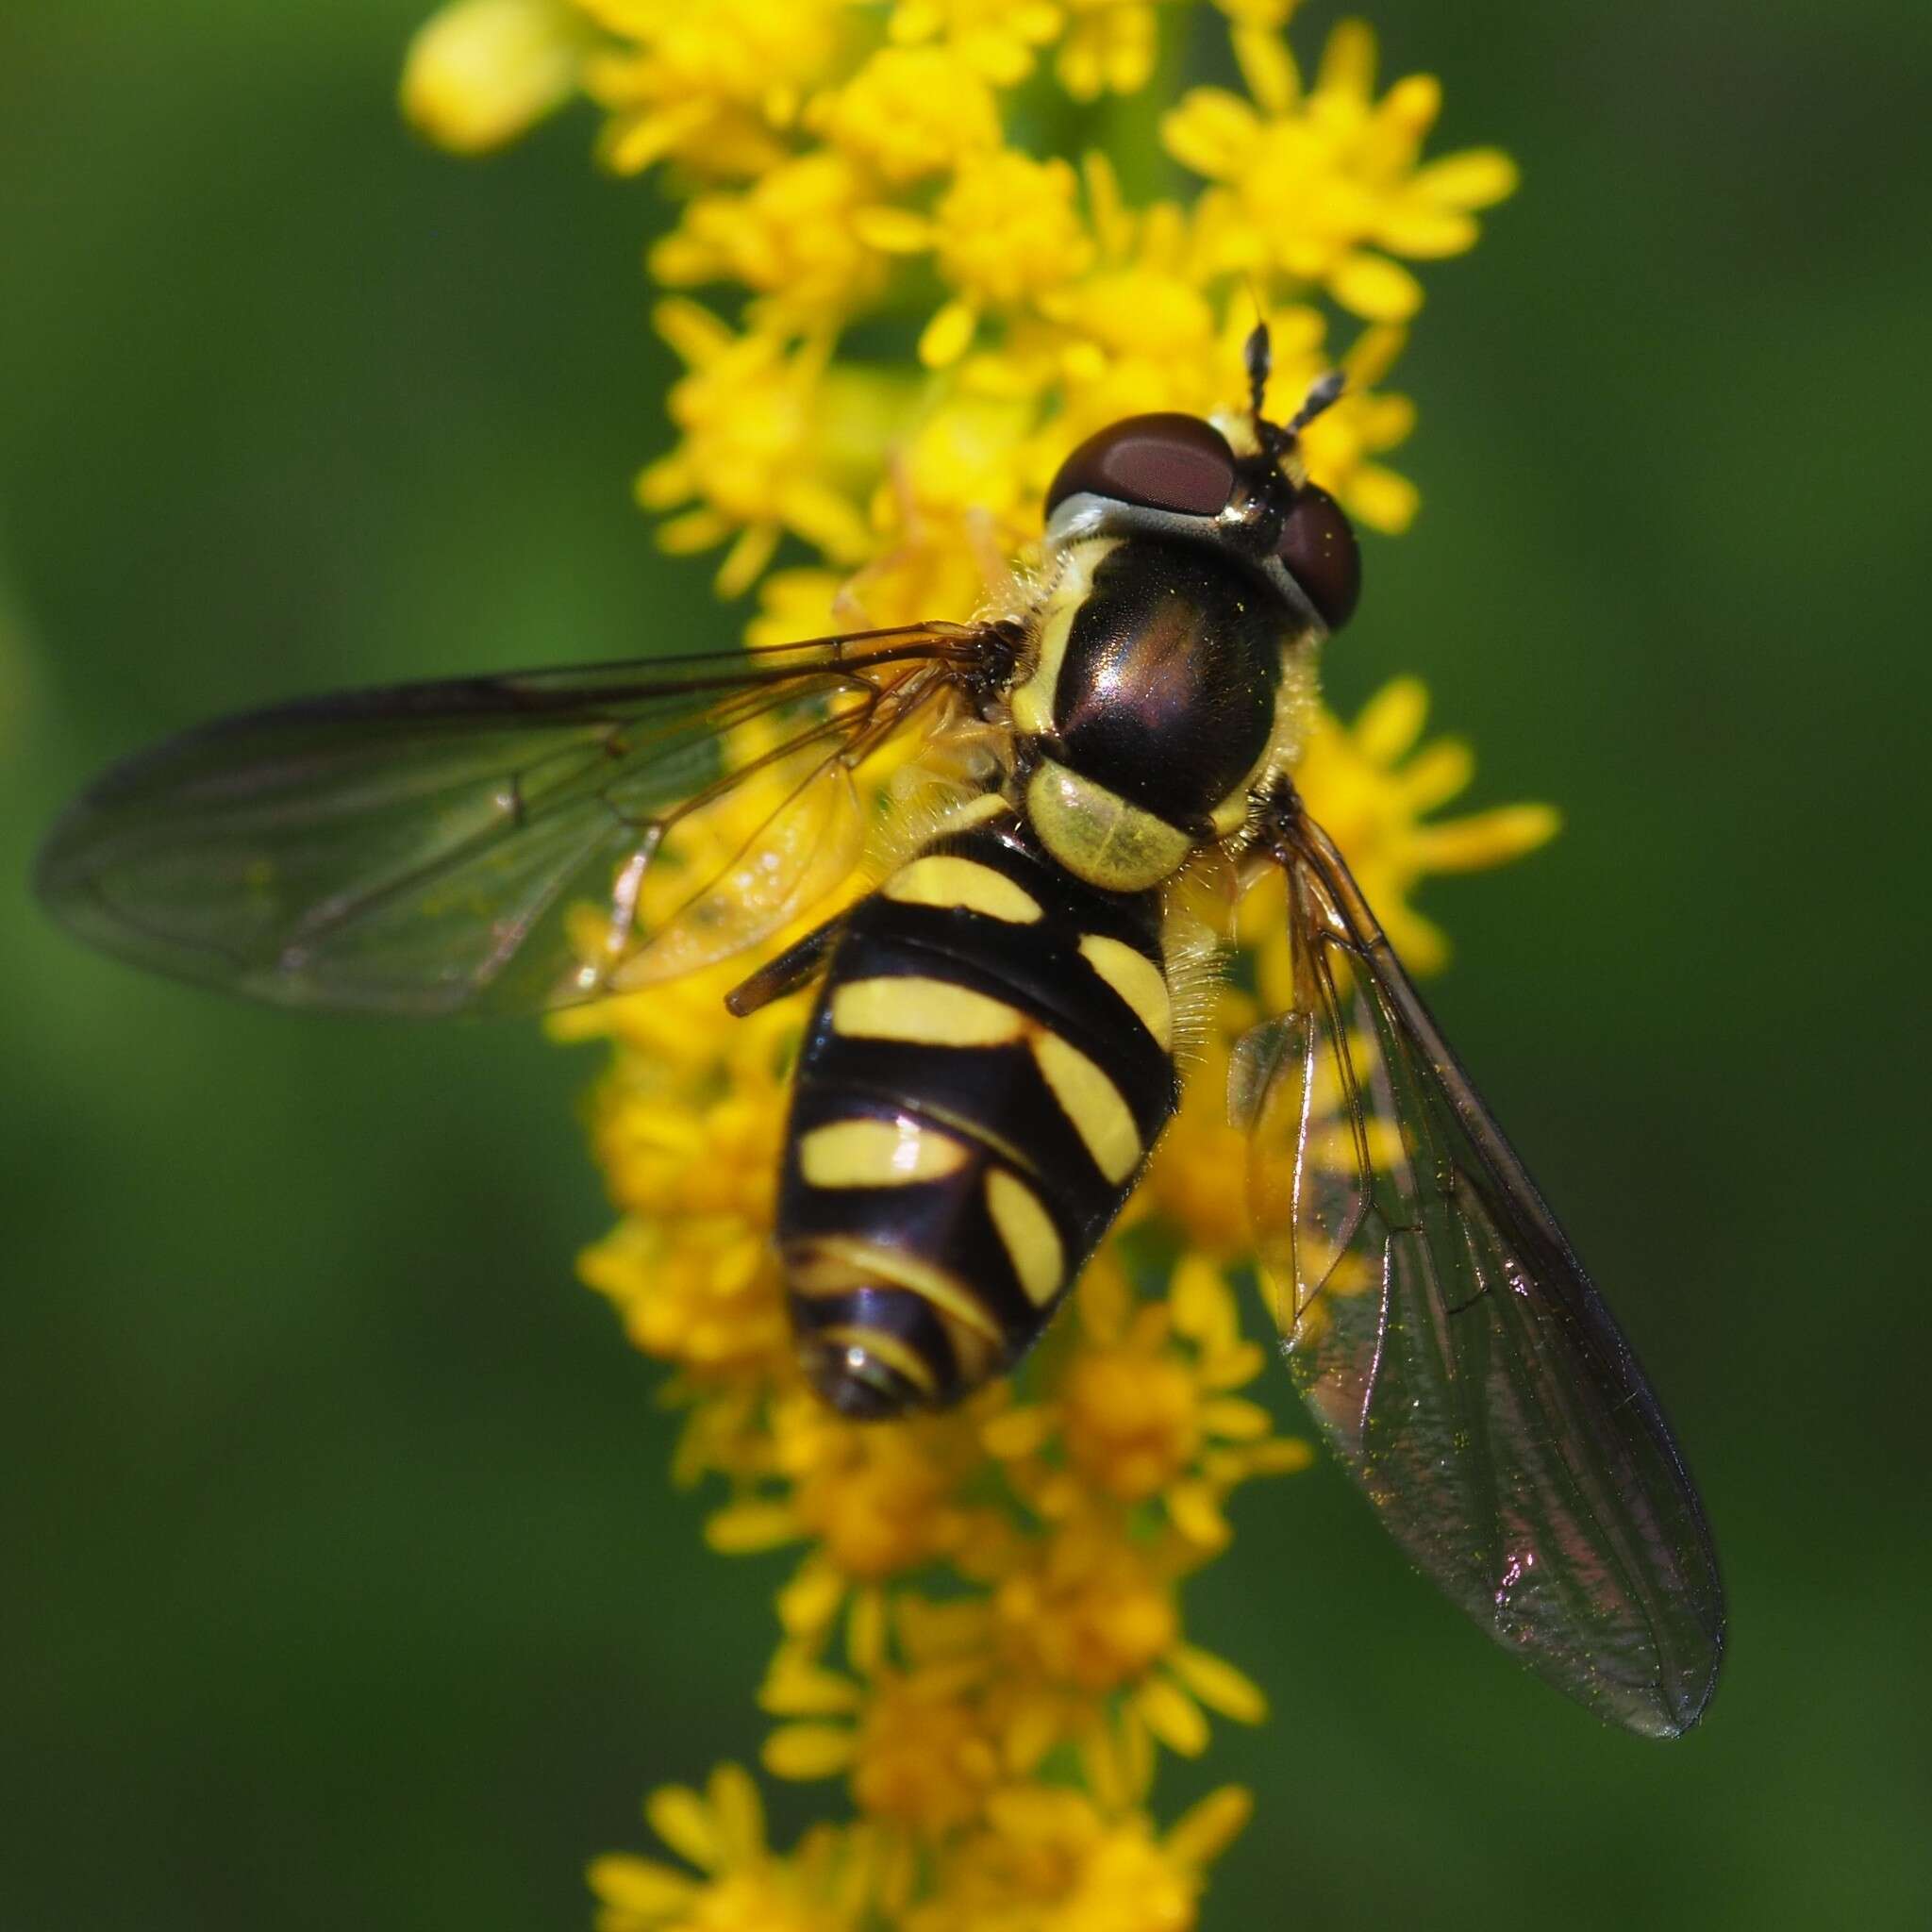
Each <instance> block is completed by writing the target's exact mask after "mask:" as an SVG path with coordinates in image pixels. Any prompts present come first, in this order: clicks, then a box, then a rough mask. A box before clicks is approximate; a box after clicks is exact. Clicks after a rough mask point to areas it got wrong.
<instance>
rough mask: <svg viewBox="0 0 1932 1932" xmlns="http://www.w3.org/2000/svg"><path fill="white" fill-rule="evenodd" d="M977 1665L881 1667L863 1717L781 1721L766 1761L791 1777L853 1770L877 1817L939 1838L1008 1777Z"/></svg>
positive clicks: (856, 1787)
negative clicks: (848, 1721)
mask: <svg viewBox="0 0 1932 1932" xmlns="http://www.w3.org/2000/svg"><path fill="white" fill-rule="evenodd" d="M977 1675H978V1672H977V1671H976V1670H975V1669H974V1667H973V1666H972V1665H971V1664H969V1665H968V1667H967V1668H966V1669H965V1670H963V1671H962V1670H961V1669H959V1668H958V1667H957V1666H940V1667H932V1666H927V1667H923V1668H918V1669H914V1670H911V1671H898V1670H894V1669H891V1667H889V1666H888V1667H881V1668H880V1669H879V1670H878V1671H876V1672H875V1673H874V1675H873V1678H872V1680H871V1682H870V1684H869V1685H868V1686H867V1688H866V1694H865V1697H864V1700H863V1708H862V1710H861V1711H860V1713H859V1715H858V1722H857V1723H856V1724H851V1725H843V1724H789V1725H785V1726H782V1727H781V1728H780V1729H778V1730H776V1731H774V1732H773V1734H772V1736H771V1738H770V1739H769V1740H767V1742H766V1746H765V1754H764V1757H765V1765H766V1768H767V1769H768V1770H770V1771H771V1772H772V1773H773V1774H774V1775H776V1776H780V1777H792V1778H816V1777H827V1776H833V1775H837V1774H840V1773H844V1774H847V1775H848V1776H849V1777H850V1779H851V1784H852V1796H853V1800H854V1802H855V1803H856V1804H857V1805H858V1808H859V1810H860V1811H861V1812H863V1813H864V1814H865V1815H866V1816H867V1817H868V1818H870V1819H873V1820H874V1821H875V1822H877V1823H880V1824H889V1825H892V1826H895V1827H897V1828H898V1829H899V1830H901V1831H903V1832H905V1833H907V1834H908V1835H909V1836H911V1837H913V1838H915V1839H920V1840H925V1841H926V1842H928V1843H930V1842H934V1841H937V1840H940V1839H942V1838H944V1837H945V1836H946V1835H947V1834H948V1833H949V1832H952V1831H955V1830H957V1829H958V1827H959V1826H960V1825H962V1824H970V1823H971V1822H972V1821H973V1820H974V1819H975V1818H976V1817H977V1816H978V1815H979V1811H980V1808H981V1807H982V1806H983V1805H984V1804H985V1802H986V1799H987V1797H988V1796H989V1794H990V1793H991V1791H992V1790H993V1789H994V1788H995V1786H996V1785H997V1784H998V1783H999V1781H1000V1775H1001V1771H1000V1757H999V1752H998V1750H997V1749H996V1747H995V1744H994V1740H993V1739H992V1737H991V1734H990V1732H989V1730H988V1728H987V1724H986V1719H985V1714H984V1710H983V1706H982V1700H981V1698H980V1696H979V1694H978V1693H979V1691H980V1686H979V1685H978V1683H976V1682H975V1681H974V1679H975V1678H976V1677H977ZM771 1702H772V1699H771V1698H770V1697H769V1696H768V1698H767V1703H768V1705H769V1704H770V1703H771Z"/></svg>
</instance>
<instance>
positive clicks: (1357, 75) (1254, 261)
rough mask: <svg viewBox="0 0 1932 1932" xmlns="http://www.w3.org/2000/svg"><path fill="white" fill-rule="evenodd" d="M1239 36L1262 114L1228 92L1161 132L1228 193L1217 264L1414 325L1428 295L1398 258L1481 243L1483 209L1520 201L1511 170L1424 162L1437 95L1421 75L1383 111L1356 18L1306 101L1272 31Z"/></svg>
mask: <svg viewBox="0 0 1932 1932" xmlns="http://www.w3.org/2000/svg"><path fill="white" fill-rule="evenodd" d="M1234 38H1235V53H1236V57H1237V58H1238V59H1239V60H1240V63H1241V74H1242V77H1243V78H1244V79H1245V80H1246V82H1247V85H1248V88H1249V91H1250V92H1251V93H1252V94H1253V95H1254V98H1255V102H1256V103H1257V106H1258V109H1259V111H1257V107H1256V106H1250V105H1249V103H1248V102H1247V101H1246V100H1244V99H1242V98H1241V96H1240V95H1238V94H1235V93H1231V92H1228V91H1227V90H1226V89H1224V88H1196V89H1194V90H1193V91H1192V92H1191V93H1189V94H1188V95H1187V96H1186V97H1185V98H1184V99H1183V100H1182V102H1181V104H1180V106H1179V107H1178V108H1174V110H1173V111H1172V112H1171V113H1169V114H1168V115H1167V116H1166V118H1165V119H1164V121H1163V122H1162V124H1161V133H1162V138H1163V139H1164V141H1165V142H1166V145H1167V149H1168V152H1169V153H1170V154H1172V155H1173V156H1174V158H1175V159H1176V160H1178V161H1180V162H1182V163H1183V164H1184V165H1185V166H1187V167H1189V168H1191V169H1192V170H1193V171H1194V172H1195V173H1196V174H1197V175H1205V176H1207V178H1208V180H1210V181H1217V182H1221V183H1224V186H1223V187H1221V188H1219V189H1216V190H1212V191H1210V192H1208V194H1206V195H1205V196H1204V197H1203V200H1202V221H1203V224H1204V226H1205V227H1206V229H1207V230H1208V232H1209V233H1210V234H1211V235H1212V237H1213V242H1214V250H1215V256H1216V259H1217V260H1218V261H1219V263H1220V265H1221V266H1222V267H1223V268H1225V269H1231V270H1238V271H1241V272H1258V273H1263V274H1266V273H1271V272H1272V273H1276V274H1281V275H1289V276H1291V277H1293V278H1294V279H1295V280H1296V281H1298V282H1303V283H1317V284H1320V285H1322V286H1324V287H1325V288H1326V289H1327V290H1328V291H1329V292H1330V293H1331V294H1332V295H1333V296H1334V297H1335V299H1336V300H1337V301H1338V302H1340V303H1341V305H1342V307H1343V308H1351V309H1353V310H1354V311H1355V312H1356V313H1357V315H1361V316H1366V317H1367V318H1368V319H1369V320H1370V321H1372V322H1401V321H1404V320H1406V319H1407V317H1409V316H1411V315H1413V314H1414V313H1415V311H1416V309H1417V308H1419V307H1420V306H1421V304H1422V285H1421V284H1420V283H1419V282H1418V281H1417V280H1416V278H1415V276H1414V275H1411V274H1410V273H1409V272H1408V270H1407V269H1405V268H1403V267H1401V266H1400V265H1399V264H1398V263H1396V262H1393V261H1391V260H1390V259H1389V254H1394V255H1406V256H1409V257H1412V258H1415V257H1422V258H1430V257H1436V256H1443V255H1457V254H1460V253H1461V252H1462V251H1463V250H1465V249H1467V248H1469V247H1470V246H1472V245H1473V244H1474V242H1475V239H1476V234H1477V229H1476V223H1475V219H1474V210H1475V209H1477V208H1487V207H1489V206H1490V205H1491V203H1493V202H1497V201H1501V200H1502V199H1503V198H1504V197H1505V196H1507V194H1509V193H1510V192H1512V190H1513V189H1514V188H1515V185H1516V173H1515V169H1514V167H1513V166H1512V165H1511V164H1510V162H1509V161H1508V160H1507V158H1506V157H1504V156H1503V155H1500V154H1498V153H1497V152H1496V151H1495V150H1494V149H1491V148H1471V149H1467V150H1465V151H1463V152H1461V153H1459V154H1454V155H1449V156H1446V157H1444V158H1441V159H1440V160H1435V161H1431V162H1428V163H1427V164H1425V165H1419V157H1420V155H1421V151H1422V143H1423V140H1424V137H1425V136H1426V134H1427V133H1428V131H1429V128H1430V127H1431V126H1432V125H1434V123H1435V120H1436V116H1437V113H1438V112H1439V110H1440V108H1441V88H1440V86H1439V85H1438V83H1437V82H1436V81H1435V80H1434V79H1433V78H1432V77H1431V76H1429V75H1410V76H1409V77H1408V78H1407V79H1406V80H1401V81H1398V82H1397V83H1396V84H1395V85H1394V86H1393V87H1392V88H1391V89H1390V91H1389V92H1388V93H1387V94H1385V95H1384V96H1383V97H1382V99H1381V100H1380V101H1379V102H1378V101H1376V100H1375V99H1374V72H1375V42H1374V35H1373V34H1372V33H1371V32H1370V30H1369V28H1368V27H1367V26H1366V25H1363V24H1362V23H1361V22H1360V21H1343V22H1342V23H1341V25H1338V26H1337V27H1336V28H1335V30H1334V32H1333V33H1331V34H1330V35H1329V37H1328V44H1327V47H1326V49H1325V51H1324V54H1323V57H1322V64H1321V68H1320V71H1319V73H1318V75H1317V76H1316V84H1315V86H1314V88H1313V90H1312V91H1311V92H1307V94H1306V95H1305V94H1304V92H1303V89H1302V83H1301V76H1300V75H1299V73H1298V72H1297V70H1296V68H1295V64H1294V59H1293V57H1292V56H1291V54H1290V53H1289V51H1288V48H1287V46H1286V44H1285V43H1284V42H1282V41H1281V39H1280V38H1279V37H1278V36H1277V35H1276V34H1274V33H1272V32H1266V31H1262V30H1259V29H1257V28H1253V27H1237V28H1236V30H1235V37H1234ZM1378 249H1380V250H1387V251H1389V254H1382V253H1377V252H1376V251H1377V250H1378Z"/></svg>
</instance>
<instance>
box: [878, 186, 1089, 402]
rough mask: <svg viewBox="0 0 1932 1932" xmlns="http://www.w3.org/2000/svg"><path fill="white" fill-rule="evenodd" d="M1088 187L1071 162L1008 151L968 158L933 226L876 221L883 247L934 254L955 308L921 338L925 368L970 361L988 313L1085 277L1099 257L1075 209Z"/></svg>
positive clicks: (906, 219)
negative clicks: (1079, 180) (1092, 259)
mask: <svg viewBox="0 0 1932 1932" xmlns="http://www.w3.org/2000/svg"><path fill="white" fill-rule="evenodd" d="M1077 192H1078V183H1077V180H1076V177H1075V175H1074V171H1073V169H1072V168H1070V167H1069V166H1068V165H1067V163H1066V162H1065V161H1062V160H1049V161H1036V160H1033V159H1030V158H1028V157H1027V156H1025V155H1022V154H1015V153H1013V152H1012V151H1011V150H1009V149H1002V150H998V151H995V152H992V153H989V154H984V155H973V156H969V157H967V158H965V159H964V160H962V161H961V162H960V164H959V168H958V174H957V175H955V176H954V179H953V182H952V185H951V186H950V187H949V188H948V189H947V190H946V192H944V193H943V194H942V195H941V197H940V200H939V205H938V207H937V208H935V209H934V211H933V216H932V219H931V221H930V222H924V221H921V220H919V219H918V218H917V217H915V216H910V215H904V214H891V213H888V214H885V215H883V216H882V215H876V214H875V215H874V217H873V219H872V222H871V225H870V227H869V230H868V232H869V233H871V234H872V235H873V236H874V238H875V239H877V240H878V241H879V242H880V244H881V245H882V246H889V247H891V248H893V249H895V250H897V251H898V252H900V253H906V254H909V253H911V252H913V251H914V250H916V249H922V248H930V249H932V250H933V251H934V259H935V263H936V265H937V267H938V269H939V272H940V275H941V279H942V280H944V281H945V282H946V284H947V285H948V286H949V287H950V288H951V289H952V290H953V291H954V299H953V300H952V301H951V302H949V303H947V304H946V305H945V307H943V308H941V309H940V311H939V312H938V314H936V315H935V316H934V317H933V319H932V320H931V322H929V323H928V324H927V325H926V327H925V331H924V334H923V335H922V336H921V337H920V341H919V354H920V359H921V360H922V361H924V362H925V363H926V364H927V365H928V366H929V367H933V368H943V367H944V366H945V365H946V364H948V363H951V362H956V361H958V358H960V357H961V356H962V355H963V354H965V352H966V349H967V347H968V346H969V345H970V343H971V341H972V340H973V333H974V329H975V328H976V327H977V326H978V325H979V318H980V316H981V315H982V314H984V313H985V312H986V311H987V310H988V309H1010V308H1019V307H1020V306H1021V305H1022V304H1024V303H1027V302H1032V301H1037V300H1039V299H1040V298H1041V297H1042V296H1044V295H1046V294H1048V293H1050V292H1051V291H1053V290H1055V289H1057V288H1058V287H1060V286H1061V285H1062V284H1064V283H1065V282H1067V281H1069V280H1071V279H1072V278H1073V277H1074V276H1075V275H1078V274H1079V273H1080V271H1081V269H1082V268H1083V267H1085V265H1086V261H1087V258H1088V256H1089V254H1090V253H1091V246H1090V243H1089V242H1088V240H1087V236H1086V232H1085V229H1084V228H1083V226H1082V225H1081V222H1080V217H1079V212H1078V209H1077V208H1076V207H1075V196H1076V194H1077Z"/></svg>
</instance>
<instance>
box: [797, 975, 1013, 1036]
mask: <svg viewBox="0 0 1932 1932" xmlns="http://www.w3.org/2000/svg"><path fill="white" fill-rule="evenodd" d="M1027 1024H1028V1023H1027V1020H1026V1016H1025V1015H1024V1013H1022V1012H1021V1011H1020V1009H1019V1008H1017V1007H1009V1006H1008V1005H1007V1003H1006V1002H1005V1001H1004V1000H996V999H992V998H991V997H990V996H989V995H988V994H986V993H983V992H974V990H973V989H972V988H971V987H970V986H956V985H955V984H954V983H953V982H952V981H951V980H950V979H928V978H926V977H924V975H923V974H896V975H893V976H891V977H889V978H884V979H853V980H848V981H847V982H846V983H845V984H844V985H843V986H841V987H837V988H835V989H834V991H833V993H832V1030H833V1031H834V1032H835V1033H842V1034H844V1035H845V1037H846V1038H847V1039H848V1040H898V1041H912V1042H915V1043H917V1044H919V1045H921V1046H1006V1045H1008V1044H1009V1043H1010V1042H1011V1041H1016V1040H1021V1039H1024V1037H1025V1034H1026V1030H1027Z"/></svg>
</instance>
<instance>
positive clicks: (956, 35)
mask: <svg viewBox="0 0 1932 1932" xmlns="http://www.w3.org/2000/svg"><path fill="white" fill-rule="evenodd" d="M890 30H891V36H892V39H893V40H894V41H896V42H899V44H900V45H902V46H917V45H919V44H920V43H921V42H924V41H941V42H944V43H945V44H946V45H947V46H949V47H951V48H952V49H953V51H954V52H955V53H957V54H958V56H959V58H961V59H962V60H964V61H965V62H966V64H967V65H968V66H969V67H971V68H972V69H973V70H974V72H975V73H977V74H981V75H985V76H986V78H987V79H988V80H990V81H991V83H992V84H993V85H994V86H995V87H1011V86H1012V85H1013V84H1014V82H1015V81H1021V80H1024V79H1025V78H1026V76H1027V75H1029V74H1031V73H1032V72H1033V50H1034V49H1035V48H1036V47H1041V46H1044V45H1046V44H1047V43H1048V42H1051V41H1053V40H1054V39H1055V38H1056V37H1057V36H1058V33H1059V31H1060V8H1059V7H1058V5H1057V4H1056V0H897V4H896V5H895V6H894V7H893V8H892V18H891V29H890Z"/></svg>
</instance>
